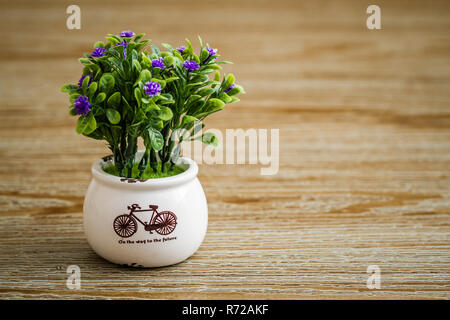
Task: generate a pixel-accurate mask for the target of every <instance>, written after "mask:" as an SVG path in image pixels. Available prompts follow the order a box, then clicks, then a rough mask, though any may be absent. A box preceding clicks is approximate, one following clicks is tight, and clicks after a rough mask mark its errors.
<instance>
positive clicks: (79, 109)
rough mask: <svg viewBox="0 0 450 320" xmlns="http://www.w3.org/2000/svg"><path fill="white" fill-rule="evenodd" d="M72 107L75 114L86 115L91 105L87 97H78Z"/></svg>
mask: <svg viewBox="0 0 450 320" xmlns="http://www.w3.org/2000/svg"><path fill="white" fill-rule="evenodd" d="M73 107H74V109H75V112H76V113H77V114H84V115H86V114H87V113H88V112H89V110H91V104H90V103H89V100H88V97H86V96H79V97H78V98H77V99H76V100H75V102H74V104H73Z"/></svg>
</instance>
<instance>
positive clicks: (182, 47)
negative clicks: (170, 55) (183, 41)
mask: <svg viewBox="0 0 450 320" xmlns="http://www.w3.org/2000/svg"><path fill="white" fill-rule="evenodd" d="M185 49H186V46H181V47H178V48H177V51H178V52H179V53H180V54H183V52H184V50H185Z"/></svg>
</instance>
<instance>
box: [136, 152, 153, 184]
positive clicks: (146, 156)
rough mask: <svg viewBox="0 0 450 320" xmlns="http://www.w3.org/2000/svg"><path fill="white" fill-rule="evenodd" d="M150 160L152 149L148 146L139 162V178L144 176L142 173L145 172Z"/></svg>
mask: <svg viewBox="0 0 450 320" xmlns="http://www.w3.org/2000/svg"><path fill="white" fill-rule="evenodd" d="M149 160H150V149H148V148H146V149H145V153H144V154H143V155H142V159H141V161H140V162H139V165H138V168H139V179H141V178H142V175H143V174H144V171H145V170H146V169H147V167H148V163H149Z"/></svg>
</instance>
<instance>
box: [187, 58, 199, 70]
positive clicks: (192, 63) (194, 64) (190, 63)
mask: <svg viewBox="0 0 450 320" xmlns="http://www.w3.org/2000/svg"><path fill="white" fill-rule="evenodd" d="M183 67H185V68H186V69H187V71H188V72H192V71H194V70H198V69H199V68H200V66H199V65H198V63H197V62H195V61H194V60H187V61H185V62H183Z"/></svg>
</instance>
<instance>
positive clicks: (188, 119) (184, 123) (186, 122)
mask: <svg viewBox="0 0 450 320" xmlns="http://www.w3.org/2000/svg"><path fill="white" fill-rule="evenodd" d="M195 121H199V120H198V119H197V118H196V117H193V116H189V115H185V116H184V117H183V120H181V125H180V128H184V127H185V126H188V125H189V124H191V123H193V122H195Z"/></svg>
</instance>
